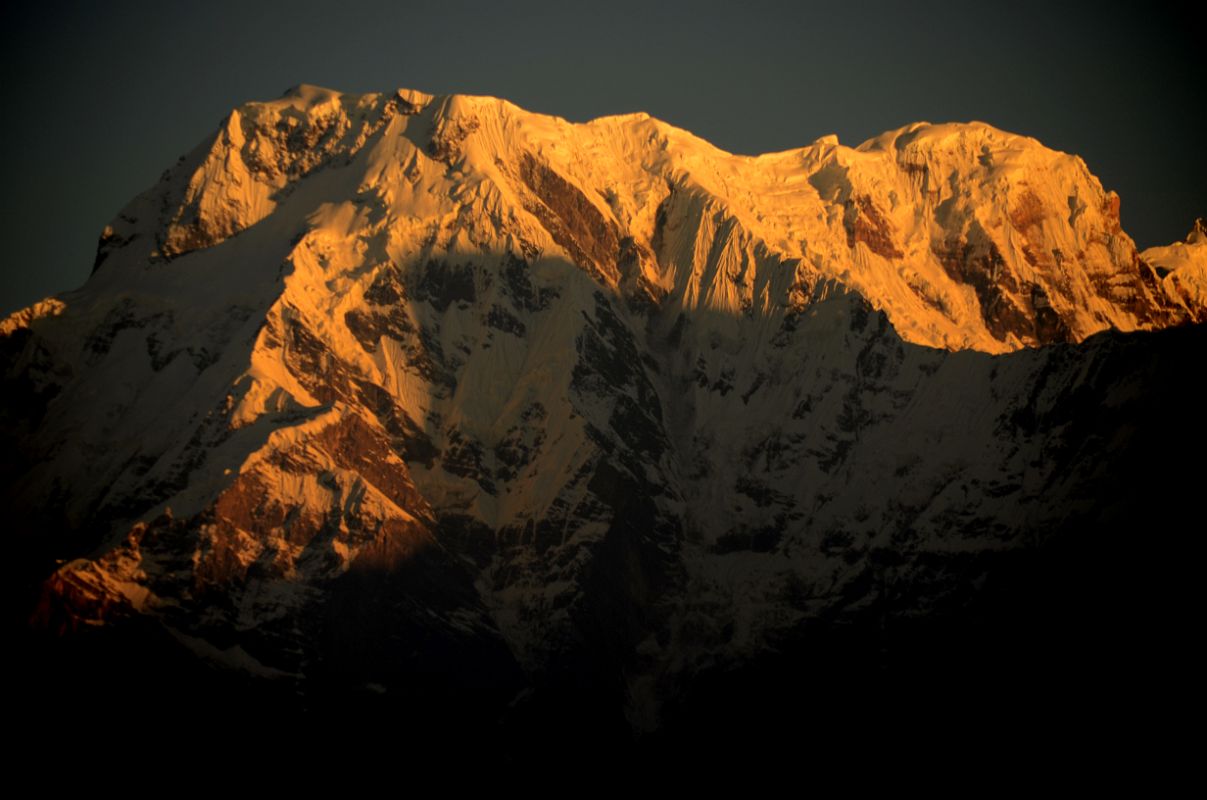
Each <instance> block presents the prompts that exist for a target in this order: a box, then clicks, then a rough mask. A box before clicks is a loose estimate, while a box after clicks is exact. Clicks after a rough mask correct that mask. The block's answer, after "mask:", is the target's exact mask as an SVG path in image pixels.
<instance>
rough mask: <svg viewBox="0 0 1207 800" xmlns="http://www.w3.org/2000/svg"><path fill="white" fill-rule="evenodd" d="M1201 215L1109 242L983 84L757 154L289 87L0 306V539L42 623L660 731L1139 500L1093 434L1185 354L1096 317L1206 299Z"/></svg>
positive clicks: (1138, 403)
mask: <svg viewBox="0 0 1207 800" xmlns="http://www.w3.org/2000/svg"><path fill="white" fill-rule="evenodd" d="M1199 243H1201V242H1199V240H1196V241H1195V242H1191V243H1189V244H1187V245H1181V246H1175V247H1181V248H1182V249H1180V250H1176V251H1175V250H1172V249H1171V250H1169V251H1168V252H1166V251H1160V252H1156V251H1148V252H1147V253H1146V254H1145V255H1144V257H1143V258H1141V257H1139V256H1137V253H1136V250H1135V246H1134V244H1133V243H1132V241H1131V239H1129V238H1128V237H1127V235H1126V234H1125V233H1124V232H1123V231H1122V230H1121V229H1120V227H1119V200H1118V197H1117V196H1115V195H1114V194H1112V193H1108V192H1105V191H1104V190H1103V189H1102V187H1101V185H1100V184H1099V183H1098V181H1097V180H1096V179H1095V178H1094V177H1093V176H1092V175H1091V174H1090V173H1089V171H1088V170H1087V168H1086V166H1085V164H1084V163H1083V162H1082V161H1081V160H1080V159H1078V158H1076V157H1075V156H1070V155H1065V154H1062V153H1057V152H1053V151H1051V150H1048V149H1046V148H1044V147H1043V146H1042V145H1040V144H1039V143H1038V142H1036V141H1034V140H1032V139H1028V138H1025V137H1021V136H1015V135H1012V134H1008V133H1005V132H1002V131H998V130H996V129H994V128H992V127H990V126H987V125H984V124H980V123H970V124H966V125H959V124H946V125H930V124H925V123H920V124H915V125H910V126H907V127H905V128H902V129H900V130H897V131H892V132H889V133H886V134H883V135H882V136H879V137H877V138H875V139H873V140H870V141H868V142H865V143H864V144H862V145H860V146H859V147H857V148H853V149H852V148H849V147H844V146H842V145H840V144H838V142H837V140H836V139H834V138H833V137H827V138H824V139H821V140H819V141H817V142H814V143H813V144H811V145H809V146H807V147H804V148H801V149H798V150H792V151H787V152H783V153H775V154H768V155H762V156H758V157H747V156H735V155H730V154H728V153H725V152H723V151H720V150H718V149H716V148H715V147H712V146H711V145H709V144H708V143H707V142H704V141H702V140H700V139H698V138H696V137H694V136H692V135H691V134H689V133H687V132H685V131H682V130H678V129H676V128H673V127H671V126H669V125H666V124H665V123H662V122H659V121H658V120H655V119H653V118H650V117H648V116H647V115H644V114H636V115H626V116H620V117H606V118H601V119H597V120H594V121H592V122H589V123H586V124H582V125H574V124H571V123H569V122H566V121H565V120H561V119H557V118H553V117H547V116H541V115H536V114H531V113H529V112H526V111H524V110H522V109H520V108H517V107H516V106H514V105H512V104H510V103H507V102H506V101H503V100H499V99H495V98H488V97H468V96H461V95H454V96H444V97H434V96H430V95H426V94H423V93H420V92H415V91H409V90H400V91H398V92H396V93H394V94H382V95H361V96H353V95H344V94H339V93H337V92H333V91H329V90H325V89H320V88H317V87H311V86H301V87H298V88H296V89H294V90H291V91H290V92H288V93H287V94H286V95H285V96H284V97H282V98H279V99H277V100H274V101H270V102H265V103H249V104H247V105H245V106H242V107H240V108H238V109H236V110H235V111H233V112H232V113H231V115H230V116H229V117H228V118H227V119H226V120H225V121H224V122H223V124H222V126H221V128H220V129H219V130H218V131H217V133H216V134H215V135H214V136H213V137H211V138H209V139H207V140H206V141H205V142H203V143H202V144H201V145H200V146H199V147H198V148H196V149H195V150H194V151H193V152H191V153H190V154H189V155H187V156H185V157H183V158H182V159H181V160H180V162H179V163H178V164H177V165H175V166H174V167H173V168H172V169H169V170H168V171H167V172H165V173H164V176H163V178H162V179H161V180H160V181H159V182H158V183H157V184H156V185H155V186H154V187H152V188H151V189H149V190H148V191H147V192H145V193H144V194H142V195H140V196H139V197H138V198H136V199H135V200H133V201H132V202H131V203H130V204H129V205H128V206H127V207H126V208H125V209H123V210H122V212H121V213H120V214H119V215H118V217H117V218H116V219H115V220H114V221H113V223H111V224H110V225H109V226H108V227H107V228H106V229H105V231H104V234H103V235H102V238H101V242H100V245H99V247H98V255H97V264H96V268H95V269H94V272H93V275H92V277H91V278H90V280H89V281H88V283H87V284H86V285H85V286H84V287H82V288H81V289H79V290H77V291H74V292H66V293H63V294H62V295H59V296H57V297H56V298H52V299H50V300H47V301H44V302H43V303H41V304H38V305H36V306H33V307H31V308H30V309H26V310H24V311H22V312H18V314H16V315H14V316H13V317H10V318H9V319H8V320H6V321H5V322H4V323H3V327H2V328H0V334H2V338H0V342H2V348H3V350H2V352H3V353H4V357H5V362H4V363H5V371H4V375H5V391H6V398H7V399H6V407H5V411H4V413H5V425H4V430H5V431H6V434H5V435H6V439H7V441H5V442H4V445H5V449H6V451H7V452H9V453H10V454H11V455H10V456H9V458H8V462H7V463H5V464H4V475H5V478H6V493H5V498H6V501H7V502H8V503H9V504H10V505H11V506H12V507H13V508H14V509H16V510H15V512H14V514H15V517H16V519H17V520H18V521H19V522H18V524H17V526H16V527H17V530H16V532H15V533H13V534H12V535H14V536H17V537H20V538H22V541H25V542H27V544H28V543H30V542H32V544H28V546H27V547H26V549H27V550H29V551H31V552H35V553H42V554H43V557H45V558H52V559H59V560H60V561H61V565H60V566H57V567H56V568H54V569H51V568H49V567H47V566H45V565H46V564H48V563H49V562H45V561H34V562H33V565H32V566H30V567H29V569H31V570H33V571H35V572H37V570H39V569H42V570H43V571H42V573H41V574H39V576H38V577H39V579H42V578H46V580H45V582H44V583H43V584H42V589H41V590H40V593H39V599H38V602H37V607H36V611H35V612H34V619H35V620H36V622H37V624H38V625H39V626H41V627H43V628H49V629H53V630H63V631H69V630H78V629H81V628H87V627H93V626H104V625H112V624H117V623H118V622H119V621H120V620H122V619H129V618H135V617H137V618H150V619H153V620H156V621H157V622H158V623H161V624H162V625H164V626H166V628H167V629H169V630H170V631H172V632H173V634H174V635H176V636H177V637H178V639H179V641H182V642H186V643H191V644H190V646H191V647H193V648H194V649H196V650H198V651H199V652H202V653H203V654H204V655H205V657H207V658H215V657H218V658H221V656H220V655H219V656H215V653H217V654H221V653H227V654H228V655H230V654H233V655H231V659H232V660H233V662H237V663H235V666H239V667H240V668H247V665H248V664H252V665H253V666H254V667H255V669H254V670H252V671H253V672H257V673H259V674H270V675H277V676H286V679H288V680H296V681H298V682H300V683H301V684H303V685H304V684H306V682H307V681H318V680H320V678H321V677H322V676H327V677H328V678H330V676H331V675H333V674H338V675H345V674H352V675H354V676H355V680H358V681H361V682H366V683H372V684H373V685H374V686H397V685H399V684H400V683H405V682H406V680H407V676H408V675H414V674H419V673H425V674H426V671H430V670H436V671H439V672H448V674H450V675H451V676H452V677H450V678H449V680H452V681H454V683H455V682H456V681H464V682H467V684H473V683H474V681H476V680H478V679H479V677H480V676H479V677H474V675H476V674H477V673H474V674H470V673H469V672H466V673H462V672H459V671H458V669H460V668H455V669H454V668H449V667H448V665H447V664H446V663H445V661H444V660H443V659H445V658H446V657H447V654H449V653H453V654H462V655H465V654H473V659H477V660H478V661H477V662H475V663H481V664H482V665H483V666H482V668H481V669H482V672H484V673H486V674H491V675H496V676H508V677H506V679H504V678H500V679H499V681H500V685H501V686H502V687H503V689H501V691H503V692H504V694H506V695H507V697H508V698H509V700H510V698H512V697H513V696H515V697H521V696H522V697H528V695H527V694H524V692H525V691H526V690H527V689H530V688H531V687H534V686H535V687H538V689H539V690H540V691H553V692H556V691H560V690H561V689H564V688H565V687H566V686H577V687H580V688H581V686H582V685H590V686H592V687H595V688H596V689H598V690H599V691H600V692H602V693H604V694H606V695H607V696H608V697H609V698H610V702H613V705H614V707H615V708H616V709H623V710H624V714H625V715H626V719H627V721H628V724H630V725H631V726H633V727H634V728H635V729H637V730H645V729H653V728H655V727H657V726H658V724H659V721H660V719H661V715H662V713H663V710H664V708H665V707H666V704H667V702H668V698H674V697H676V692H677V689H676V687H679V686H682V685H683V683H684V681H689V679H690V678H691V676H693V675H697V674H700V673H703V672H706V671H708V670H713V669H721V668H723V667H724V668H728V666H732V665H735V664H741V663H743V662H744V661H746V660H748V659H753V658H757V657H759V656H760V654H766V653H767V652H771V651H774V650H775V648H776V647H778V646H780V644H779V643H782V642H783V641H784V639H785V637H791V636H794V635H796V634H797V633H799V631H801V630H803V629H804V627H807V626H808V625H809V624H812V622H815V621H817V620H830V621H834V620H857V619H864V618H866V617H868V615H872V616H874V617H877V618H880V617H881V616H883V615H886V614H891V615H895V616H898V617H902V618H913V617H919V616H926V615H928V614H931V613H932V612H933V613H939V611H941V610H942V609H944V608H948V607H951V606H952V604H956V605H959V604H960V603H963V602H965V601H966V600H967V598H968V597H972V596H975V595H976V587H977V586H979V585H981V583H982V582H983V581H984V579H985V576H986V575H987V574H990V572H991V569H992V565H993V564H995V563H997V562H995V561H994V560H993V559H994V554H1000V553H1009V552H1015V551H1020V550H1028V549H1033V548H1036V547H1039V546H1041V545H1043V544H1044V542H1046V541H1047V540H1048V539H1049V538H1051V537H1053V536H1055V535H1057V534H1058V533H1059V532H1061V531H1063V530H1065V529H1067V528H1068V527H1069V526H1070V525H1073V524H1074V523H1073V522H1071V521H1070V520H1076V521H1078V522H1077V524H1082V523H1084V524H1090V523H1091V522H1092V521H1094V520H1106V519H1109V518H1110V515H1111V514H1112V513H1113V512H1114V511H1115V510H1117V509H1119V508H1130V506H1129V505H1128V504H1129V503H1130V502H1131V501H1132V500H1133V499H1134V498H1133V497H1132V496H1131V495H1130V494H1128V493H1127V491H1125V490H1123V489H1121V486H1123V484H1119V483H1118V481H1119V480H1120V478H1119V477H1118V476H1117V475H1115V474H1113V473H1112V472H1111V471H1110V470H1109V469H1107V467H1106V465H1109V464H1112V463H1116V461H1121V460H1126V459H1127V458H1128V457H1129V456H1128V454H1129V453H1131V452H1132V449H1133V446H1132V444H1131V439H1130V438H1129V436H1128V435H1124V433H1121V432H1126V431H1127V430H1129V427H1128V426H1129V425H1131V423H1130V422H1129V419H1130V417H1129V415H1131V414H1136V413H1139V412H1137V409H1139V408H1141V407H1142V406H1143V407H1147V406H1146V405H1145V404H1147V403H1149V402H1151V398H1149V397H1148V396H1147V395H1146V394H1145V392H1144V387H1145V386H1146V385H1164V384H1163V381H1166V380H1167V379H1168V376H1169V374H1170V370H1172V369H1175V368H1176V367H1175V366H1171V363H1172V362H1171V360H1170V359H1167V358H1159V357H1152V358H1149V355H1150V350H1149V348H1153V347H1157V345H1155V344H1150V342H1154V341H1157V340H1156V339H1149V338H1143V339H1138V338H1135V337H1132V338H1127V337H1121V336H1118V335H1106V336H1094V334H1099V333H1101V332H1104V331H1111V330H1114V331H1120V332H1127V331H1148V330H1153V329H1160V328H1167V327H1175V326H1179V325H1181V324H1183V323H1187V322H1192V321H1195V320H1201V319H1202V318H1203V315H1204V313H1205V312H1204V308H1205V307H1204V304H1203V303H1204V297H1203V294H1202V292H1201V287H1202V284H1201V282H1199V283H1195V282H1193V281H1192V280H1191V279H1190V276H1191V275H1192V274H1197V273H1193V270H1194V269H1195V267H1194V264H1195V263H1199V262H1196V261H1194V259H1193V258H1192V257H1190V256H1186V257H1185V258H1184V253H1187V252H1191V250H1190V249H1191V248H1193V247H1197V246H1198V244H1199ZM1193 252H1198V251H1193ZM1175 261H1176V262H1177V263H1176V265H1175V264H1174V262H1175ZM1200 261H1201V259H1200ZM1150 264H1151V265H1153V266H1156V267H1159V268H1162V269H1169V270H1171V272H1170V273H1169V274H1166V275H1165V276H1164V278H1162V277H1161V275H1160V273H1159V272H1157V271H1154V268H1153V266H1150ZM1166 264H1168V265H1170V266H1165V265H1166ZM1187 265H1189V266H1187ZM1175 276H1178V277H1179V280H1171V278H1172V277H1175ZM1181 276H1186V280H1185V281H1182V280H1180V277H1181ZM1188 286H1197V287H1199V288H1198V289H1187V288H1186V287H1188ZM1089 337H1093V338H1092V339H1090V341H1086V340H1087V338H1089ZM1161 341H1169V340H1164V339H1163V340H1161ZM1177 341H1179V342H1181V341H1185V340H1184V339H1178V340H1177ZM1171 347H1172V346H1171ZM1175 349H1176V348H1175ZM1152 352H1158V351H1152ZM1170 352H1173V350H1170ZM1179 352H1180V351H1179ZM1129 435H1130V434H1129ZM47 575H49V577H48V578H47V577H46V576H47ZM349 608H354V609H360V610H361V611H362V612H365V613H357V614H353V615H352V616H351V617H349V613H350V612H348V611H347V610H348V609H349ZM366 609H367V610H368V611H367V612H366V611H365V610H366ZM350 620H351V621H350ZM468 657H469V656H468V655H466V658H468ZM455 660H456V663H463V662H462V661H461V660H458V659H455ZM333 664H335V665H338V668H337V667H336V666H332V665H333ZM727 665H728V666H727ZM341 670H342V671H341ZM450 670H451V671H450ZM509 681H511V683H509ZM475 685H476V684H475ZM550 687H553V688H552V689H551V688H550ZM558 687H561V689H559V688H558ZM618 713H619V712H618Z"/></svg>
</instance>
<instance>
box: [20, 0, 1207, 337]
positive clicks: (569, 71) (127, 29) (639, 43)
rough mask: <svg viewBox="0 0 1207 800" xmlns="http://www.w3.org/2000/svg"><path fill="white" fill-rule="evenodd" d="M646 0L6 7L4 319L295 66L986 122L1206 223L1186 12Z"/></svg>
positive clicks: (345, 86)
mask: <svg viewBox="0 0 1207 800" xmlns="http://www.w3.org/2000/svg"><path fill="white" fill-rule="evenodd" d="M646 5H647V4H643V3H620V2H612V3H609V2H592V3H583V4H578V3H573V2H569V0H565V1H564V2H548V3H544V2H542V3H535V2H533V3H507V2H503V1H502V0H496V2H491V3H485V2H479V3H460V2H454V1H453V0H441V1H440V2H393V3H387V2H353V1H352V0H342V1H341V2H331V1H330V0H329V1H328V2H323V3H307V2H300V1H299V0H293V1H292V2H260V3H251V2H247V3H235V2H229V3H228V2H219V1H218V0H209V1H208V2H199V3H194V4H190V5H188V6H187V7H185V5H184V4H183V3H179V4H178V3H175V2H172V3H165V2H162V0H159V2H109V3H69V2H62V3H52V2H42V3H37V4H26V5H21V4H18V3H13V2H8V3H6V4H5V5H4V7H3V11H0V38H2V40H3V41H2V48H0V59H2V64H3V67H2V72H0V75H2V77H3V84H2V86H3V90H4V94H5V98H4V109H5V112H6V113H5V115H4V122H3V124H2V125H0V136H2V137H3V138H2V140H0V145H2V147H0V156H2V157H3V159H4V164H3V172H4V176H5V186H4V192H3V193H2V196H0V197H2V200H0V202H3V217H2V219H3V226H4V229H3V237H4V242H5V243H6V247H5V252H4V256H3V259H4V260H3V262H2V265H0V279H2V283H0V312H3V313H7V312H8V311H11V310H13V309H15V308H17V307H19V306H22V305H25V304H27V303H29V302H32V301H34V300H36V299H39V298H41V297H43V296H45V295H47V294H50V293H51V292H55V291H60V290H64V289H70V288H74V287H76V286H79V285H80V284H81V283H82V282H83V281H84V280H85V279H86V278H87V276H88V272H89V270H90V268H91V265H92V259H93V255H94V253H95V245H96V238H97V236H98V235H99V233H100V230H101V228H102V227H103V226H104V225H105V224H106V223H107V222H108V221H109V220H110V219H111V218H112V217H113V216H114V215H115V214H116V212H117V211H118V210H119V209H120V208H121V206H122V205H124V204H125V203H126V201H128V200H129V199H130V198H132V197H133V196H134V195H135V194H137V193H138V192H140V191H142V190H143V189H145V188H146V187H147V186H149V185H151V184H152V183H153V182H154V181H155V179H156V178H157V177H158V175H159V173H160V172H162V171H163V170H164V169H165V168H166V167H168V166H169V165H171V164H172V163H173V162H174V161H175V159H176V157H177V156H179V155H181V154H182V153H184V152H186V151H187V150H189V149H191V148H192V147H193V146H194V145H195V144H196V143H197V142H199V141H200V140H201V139H202V138H203V137H205V136H206V135H207V134H209V133H210V132H211V131H212V130H213V129H214V128H215V127H216V125H217V124H218V122H219V120H220V119H221V118H222V117H223V115H224V114H225V113H226V112H227V111H228V110H229V109H230V108H232V107H233V106H235V105H237V104H239V103H242V102H245V101H248V100H263V99H269V98H273V97H277V96H279V95H280V94H281V93H282V92H283V91H284V90H285V89H286V88H288V87H290V86H292V85H294V84H297V83H315V84H319V85H323V86H329V87H331V88H335V89H340V90H344V91H351V92H361V91H379V90H389V89H393V88H397V87H400V86H405V87H410V88H415V89H421V90H423V91H427V92H434V93H448V92H463V93H471V94H491V95H496V96H500V97H506V98H507V99H509V100H511V101H513V102H515V103H517V104H518V105H520V106H523V107H525V108H528V109H530V110H532V111H540V112H545V113H552V114H558V115H561V116H564V117H567V118H569V119H572V120H586V119H590V118H592V117H596V116H600V115H604V114H615V113H622V112H629V111H648V112H649V113H651V114H653V115H654V116H656V117H659V118H661V119H664V120H666V121H668V122H670V123H672V124H674V125H677V126H679V127H682V128H686V129H687V130H690V131H692V132H693V133H696V134H698V135H700V136H702V137H704V138H706V139H708V140H710V141H712V142H713V143H714V144H716V145H718V146H719V147H722V148H724V149H726V150H730V151H732V152H738V153H759V152H767V151H773V150H783V149H787V148H790V147H798V146H801V145H804V144H808V143H809V142H811V141H813V140H814V139H816V138H817V137H818V136H821V135H824V134H827V133H837V134H838V136H839V139H840V140H841V141H842V142H843V143H845V144H849V145H855V144H858V143H859V142H861V141H863V140H864V139H866V138H868V137H871V136H873V135H875V134H877V133H880V132H881V131H884V130H887V129H890V128H896V127H899V126H901V125H904V124H906V123H909V122H913V121H916V120H929V121H932V122H942V121H952V120H956V121H966V120H972V119H979V120H983V121H985V122H989V123H991V124H993V125H996V126H998V127H1000V128H1004V129H1006V130H1010V131H1014V132H1017V133H1022V134H1026V135H1029V136H1034V137H1036V138H1038V139H1039V140H1040V141H1042V142H1044V143H1045V144H1047V145H1048V146H1049V147H1053V148H1056V149H1058V150H1064V151H1067V152H1073V153H1077V154H1079V155H1081V156H1082V157H1083V158H1084V159H1085V160H1086V162H1087V163H1088V164H1089V166H1090V169H1091V170H1092V171H1093V172H1094V173H1095V174H1096V175H1098V177H1099V178H1100V179H1101V180H1102V182H1103V184H1104V185H1105V186H1106V187H1107V188H1112V189H1115V190H1116V191H1118V192H1119V193H1120V194H1121V195H1122V197H1123V224H1124V227H1125V229H1126V230H1127V231H1128V232H1129V233H1131V235H1132V236H1133V237H1134V238H1135V239H1136V240H1137V243H1138V244H1139V245H1140V246H1141V247H1145V246H1149V245H1152V244H1163V243H1166V242H1169V241H1172V240H1175V239H1180V238H1181V237H1182V236H1183V235H1185V233H1186V231H1187V230H1188V229H1189V227H1190V224H1191V222H1192V221H1193V219H1194V218H1195V217H1196V216H1199V215H1207V140H1205V138H1204V136H1205V133H1204V127H1203V121H1204V120H1203V117H1204V115H1203V113H1202V111H1201V107H1203V106H1204V105H1205V104H1207V89H1205V88H1204V87H1207V80H1205V78H1207V69H1205V64H1207V58H1204V56H1203V55H1202V47H1203V45H1202V36H1203V31H1204V29H1205V26H1207V18H1205V16H1204V12H1203V11H1201V10H1200V11H1197V12H1189V11H1180V12H1179V11H1176V10H1175V9H1176V6H1175V5H1172V4H1166V3H1163V2H1147V3H1134V4H1131V5H1129V6H1127V7H1123V8H1119V9H1114V8H1111V4H1109V3H1104V2H1098V3H1092V4H1091V3H1084V4H1060V3H1055V2H1048V3H1042V2H1036V3H1032V2H1019V1H1018V0H999V2H993V3H985V4H971V3H967V2H963V3H954V2H953V3H939V2H925V1H923V0H907V1H903V2H892V3H871V2H868V3H860V2H838V0H830V1H829V2H826V3H816V4H815V3H806V2H795V3H789V2H743V3H740V4H739V3H715V2H706V0H697V1H696V2H691V3H669V2H666V3H658V2H655V0H651V2H649V3H648V6H649V7H643V6H646ZM244 6H248V7H244ZM1191 14H1194V15H1195V16H1193V17H1192V16H1191ZM1196 51H1197V52H1196Z"/></svg>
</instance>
